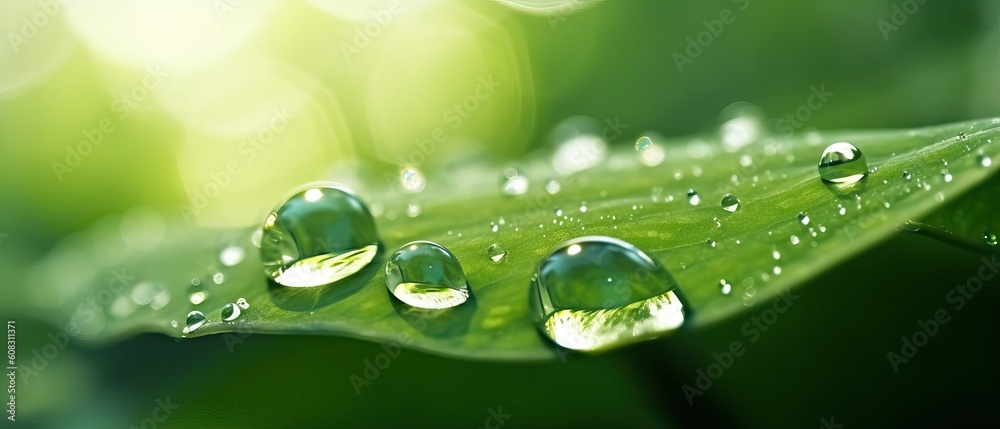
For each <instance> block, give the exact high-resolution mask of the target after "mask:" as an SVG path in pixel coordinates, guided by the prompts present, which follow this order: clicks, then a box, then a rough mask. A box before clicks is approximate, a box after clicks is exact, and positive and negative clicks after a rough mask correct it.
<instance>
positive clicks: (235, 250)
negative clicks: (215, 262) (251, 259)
mask: <svg viewBox="0 0 1000 429" xmlns="http://www.w3.org/2000/svg"><path fill="white" fill-rule="evenodd" d="M246 256H247V252H246V250H244V249H243V246H239V245H236V244H234V245H232V246H226V248H225V249H222V252H219V262H221V263H222V265H225V266H227V267H233V266H236V265H239V263H240V262H243V259H245V258H246Z"/></svg>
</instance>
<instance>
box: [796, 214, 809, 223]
mask: <svg viewBox="0 0 1000 429" xmlns="http://www.w3.org/2000/svg"><path fill="white" fill-rule="evenodd" d="M798 217H799V223H801V224H803V225H809V216H808V215H807V214H805V213H802V212H799V216H798Z"/></svg>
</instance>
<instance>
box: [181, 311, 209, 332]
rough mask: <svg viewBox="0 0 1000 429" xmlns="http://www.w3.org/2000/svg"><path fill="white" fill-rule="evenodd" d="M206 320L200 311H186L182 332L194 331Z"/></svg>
mask: <svg viewBox="0 0 1000 429" xmlns="http://www.w3.org/2000/svg"><path fill="white" fill-rule="evenodd" d="M206 321H207V319H206V318H205V315H204V314H202V312H200V311H197V310H195V311H192V312H190V313H188V315H187V319H186V321H185V326H184V333H185V334H186V333H189V332H194V331H195V330H197V329H198V328H200V327H202V325H204V324H205V322H206Z"/></svg>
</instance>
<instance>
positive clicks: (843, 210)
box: [837, 207, 847, 216]
mask: <svg viewBox="0 0 1000 429" xmlns="http://www.w3.org/2000/svg"><path fill="white" fill-rule="evenodd" d="M837 213H838V214H840V215H841V216H843V215H845V214H847V209H846V208H844V207H841V208H840V210H837Z"/></svg>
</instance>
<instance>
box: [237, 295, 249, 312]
mask: <svg viewBox="0 0 1000 429" xmlns="http://www.w3.org/2000/svg"><path fill="white" fill-rule="evenodd" d="M236 305H237V306H239V307H240V308H242V309H244V310H246V309H248V308H250V303H249V302H247V300H246V298H240V299H237V300H236Z"/></svg>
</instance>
